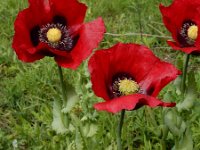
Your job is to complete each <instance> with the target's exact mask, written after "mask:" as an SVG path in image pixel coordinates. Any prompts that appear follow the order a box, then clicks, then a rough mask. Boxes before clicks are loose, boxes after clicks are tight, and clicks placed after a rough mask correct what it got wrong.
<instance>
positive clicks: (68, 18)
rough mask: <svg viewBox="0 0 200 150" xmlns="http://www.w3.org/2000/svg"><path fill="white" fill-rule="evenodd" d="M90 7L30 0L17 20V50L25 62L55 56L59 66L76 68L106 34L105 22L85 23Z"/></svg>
mask: <svg viewBox="0 0 200 150" xmlns="http://www.w3.org/2000/svg"><path fill="white" fill-rule="evenodd" d="M86 10H87V7H86V6H85V5H84V4H82V3H79V2H78V1H77V0H29V7H28V8H27V9H24V10H22V11H21V12H19V14H18V16H17V18H16V21H15V35H14V39H13V48H14V50H15V52H16V54H17V55H18V58H19V59H20V60H22V61H24V62H34V61H36V60H39V59H41V58H43V57H45V56H52V57H54V59H55V61H56V62H57V64H58V65H59V66H62V67H66V68H72V69H76V68H77V67H78V66H79V65H80V63H81V62H82V61H83V60H84V59H86V58H87V57H88V56H89V55H90V54H91V52H92V50H93V49H94V48H96V47H97V46H98V43H99V42H100V41H101V40H102V38H103V34H104V32H105V26H104V23H103V20H102V19H101V18H98V19H96V20H94V21H93V22H90V23H83V20H84V17H85V13H86Z"/></svg>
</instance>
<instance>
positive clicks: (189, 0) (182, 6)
mask: <svg viewBox="0 0 200 150" xmlns="http://www.w3.org/2000/svg"><path fill="white" fill-rule="evenodd" d="M160 11H161V13H162V17H163V22H164V24H165V26H166V28H167V29H168V30H169V31H170V32H171V34H172V37H173V39H174V42H173V41H168V44H169V45H170V46H171V47H172V48H173V49H175V50H181V51H183V52H185V53H187V54H190V53H200V36H199V33H200V30H199V27H200V18H199V16H200V1H199V0H174V1H173V3H172V4H171V5H170V6H168V7H165V6H163V5H162V4H161V5H160Z"/></svg>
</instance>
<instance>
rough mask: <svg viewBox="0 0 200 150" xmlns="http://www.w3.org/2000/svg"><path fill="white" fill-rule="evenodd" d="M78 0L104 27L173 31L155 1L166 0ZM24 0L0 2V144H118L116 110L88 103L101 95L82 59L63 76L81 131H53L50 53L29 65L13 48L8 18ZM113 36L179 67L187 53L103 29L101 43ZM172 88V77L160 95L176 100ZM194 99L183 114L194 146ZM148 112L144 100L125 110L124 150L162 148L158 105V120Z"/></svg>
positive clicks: (57, 92) (199, 127)
mask: <svg viewBox="0 0 200 150" xmlns="http://www.w3.org/2000/svg"><path fill="white" fill-rule="evenodd" d="M83 2H85V3H86V4H87V6H88V11H87V17H86V21H91V20H93V19H95V18H97V17H98V16H102V17H103V19H104V21H105V24H106V28H107V32H109V33H119V34H125V33H130V32H135V33H140V32H141V31H142V32H143V33H148V34H152V35H160V36H170V34H169V33H168V32H167V30H166V29H165V27H164V26H163V23H162V20H161V14H160V12H159V9H158V6H159V4H160V3H163V4H165V5H169V4H170V3H171V0H148V1H147V0H140V1H139V0H137V1H133V0H112V1H111V0H110V1H109V0H98V1H95V0H83ZM26 7H27V1H26V0H4V1H3V0H1V1H0V149H3V150H7V149H20V150H21V149H22V150H24V149H47V150H50V149H55V150H57V149H69V150H81V149H85V148H84V146H85V145H87V147H88V149H89V150H93V149H95V150H104V149H105V150H115V149H116V133H115V129H116V126H117V122H118V118H119V114H116V115H112V114H109V113H106V112H97V111H95V110H94V109H93V104H94V103H95V102H97V101H101V99H100V98H97V97H95V96H94V94H93V92H92V90H91V84H90V80H89V74H88V71H87V62H84V63H83V64H82V65H81V66H80V67H79V68H78V70H76V71H72V70H69V69H64V78H65V80H66V82H68V83H70V84H71V85H72V86H73V87H74V88H75V89H76V92H77V93H78V95H79V98H80V100H79V102H78V104H77V105H76V106H75V107H74V108H73V109H72V111H71V113H72V114H75V115H76V116H77V117H78V119H79V120H80V122H81V125H82V126H83V131H82V132H80V130H79V129H77V128H75V127H73V126H71V128H70V130H69V132H67V133H65V134H56V132H55V131H53V130H52V127H51V123H52V120H53V118H52V105H53V101H54V99H62V97H61V95H62V93H61V88H60V82H59V76H58V72H57V66H56V64H55V62H54V60H53V59H52V58H47V57H46V58H44V59H42V60H40V61H37V62H35V63H31V64H26V63H22V62H21V61H19V60H18V59H17V57H16V54H15V53H14V51H13V50H12V48H11V43H12V37H13V34H14V31H13V22H14V20H15V17H16V15H17V13H18V12H19V11H20V10H22V9H24V8H26ZM140 24H141V25H140ZM22 34H23V33H22ZM116 42H124V43H130V42H132V43H133V42H134V43H140V44H145V45H147V46H148V47H150V48H151V49H152V50H153V52H154V53H155V54H156V55H157V56H158V57H160V58H162V59H164V60H165V61H168V62H171V63H173V64H175V65H176V66H177V67H179V69H181V68H182V59H183V58H182V57H183V55H184V54H183V53H181V52H177V51H173V50H172V49H170V48H169V47H168V45H167V44H166V39H164V38H156V37H142V38H141V37H140V36H110V35H105V37H104V40H103V41H102V43H101V44H100V46H99V48H98V49H100V48H108V47H110V46H112V45H114V44H115V43H116ZM177 60H178V61H177ZM191 60H192V61H191V63H190V70H194V71H195V80H196V83H200V71H199V66H198V64H199V63H200V59H199V57H196V56H192V58H191ZM188 84H190V83H188ZM175 90H176V89H175V87H174V86H173V85H172V84H171V85H169V86H167V87H166V88H165V89H164V90H163V91H162V92H161V94H160V96H159V97H160V98H162V99H165V100H171V101H179V100H180V98H179V97H177V96H176V94H175V92H174V91H175ZM199 92H200V85H198V84H197V93H199ZM166 93H167V94H166ZM198 101H199V94H198V98H197V99H195V104H196V105H195V106H194V107H193V108H191V109H190V110H187V111H185V112H184V115H183V116H184V120H185V121H186V122H187V123H188V124H189V125H190V129H191V130H192V137H193V141H194V148H195V149H197V150H198V149H200V142H199V141H200V117H199V115H200V109H199V108H200V105H199V102H198ZM150 112H151V111H150V110H149V109H148V108H147V107H143V108H141V109H139V110H136V111H130V112H127V114H126V117H125V122H124V128H123V135H122V139H123V145H124V149H127V150H136V149H140V150H143V149H144V150H151V149H158V150H159V149H161V142H160V138H161V133H160V125H162V124H163V119H162V114H163V108H156V109H154V110H153V112H152V113H153V114H154V116H155V119H153V118H152V114H151V113H150ZM152 120H154V121H152ZM165 142H166V145H167V149H171V148H172V147H173V145H174V138H173V136H172V134H171V133H170V134H169V135H168V137H167V139H166V141H165ZM15 143H17V144H15ZM16 145H17V146H16Z"/></svg>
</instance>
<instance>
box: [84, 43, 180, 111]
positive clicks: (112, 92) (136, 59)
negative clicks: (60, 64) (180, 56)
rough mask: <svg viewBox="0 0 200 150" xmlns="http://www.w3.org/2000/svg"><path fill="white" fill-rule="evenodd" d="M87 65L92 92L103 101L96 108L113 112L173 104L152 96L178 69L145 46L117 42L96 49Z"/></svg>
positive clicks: (174, 76)
mask: <svg viewBox="0 0 200 150" xmlns="http://www.w3.org/2000/svg"><path fill="white" fill-rule="evenodd" d="M88 67H89V71H90V74H91V82H92V89H93V91H94V93H95V94H96V95H97V96H99V97H102V98H103V99H104V100H105V102H100V103H97V104H95V106H94V107H95V108H96V109H97V110H104V111H108V112H112V113H116V112H119V111H121V110H123V109H125V110H134V109H137V108H139V107H141V106H143V105H148V106H150V107H156V106H164V107H173V106H175V103H166V102H163V101H160V100H158V99H157V98H156V97H157V95H158V94H159V92H160V90H161V89H162V88H163V87H164V86H165V85H167V84H168V83H169V82H170V81H172V80H174V79H175V78H176V77H177V76H178V75H179V74H180V71H178V70H177V69H176V68H175V67H174V66H173V65H171V64H169V63H167V62H162V61H161V60H160V59H159V58H157V57H156V56H154V55H153V53H152V52H151V50H149V49H148V48H147V47H145V46H142V45H137V44H122V43H119V44H117V45H115V46H113V47H111V48H109V49H106V50H99V51H96V52H95V54H94V55H93V56H92V57H91V59H90V60H89V66H88Z"/></svg>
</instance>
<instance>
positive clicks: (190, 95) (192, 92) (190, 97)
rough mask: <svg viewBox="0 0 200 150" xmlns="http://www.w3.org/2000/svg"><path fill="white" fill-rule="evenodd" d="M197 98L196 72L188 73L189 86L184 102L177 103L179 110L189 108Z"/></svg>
mask: <svg viewBox="0 0 200 150" xmlns="http://www.w3.org/2000/svg"><path fill="white" fill-rule="evenodd" d="M195 99H197V88H196V81H195V75H194V72H190V73H189V74H188V88H187V92H186V95H185V99H184V101H183V102H181V103H178V104H177V106H176V107H177V108H178V111H182V110H189V109H191V108H192V107H193V105H194V101H195Z"/></svg>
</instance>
